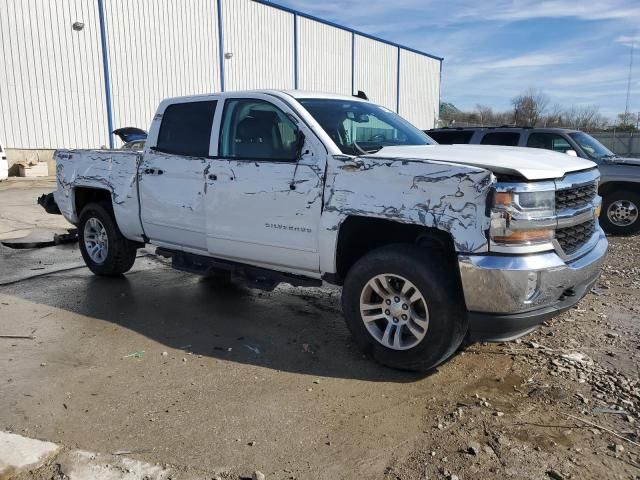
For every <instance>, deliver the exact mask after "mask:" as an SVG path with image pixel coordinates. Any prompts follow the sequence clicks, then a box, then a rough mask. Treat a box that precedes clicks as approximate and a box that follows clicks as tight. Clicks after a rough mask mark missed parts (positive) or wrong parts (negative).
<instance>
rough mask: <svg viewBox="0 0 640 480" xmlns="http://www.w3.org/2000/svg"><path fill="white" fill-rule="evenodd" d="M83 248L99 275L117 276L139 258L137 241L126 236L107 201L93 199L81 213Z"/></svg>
mask: <svg viewBox="0 0 640 480" xmlns="http://www.w3.org/2000/svg"><path fill="white" fill-rule="evenodd" d="M78 242H79V244H80V252H81V253H82V258H83V259H84V261H85V263H86V264H87V267H89V270H91V271H92V272H93V273H95V274H96V275H103V276H115V275H121V274H123V273H125V272H128V271H129V270H130V269H131V267H132V266H133V263H134V262H135V260H136V252H137V244H136V243H135V242H132V241H131V240H128V239H127V238H125V237H124V236H123V235H122V233H121V232H120V229H119V228H118V226H117V224H116V223H115V221H114V218H113V214H112V213H111V206H110V205H108V204H106V203H90V204H88V205H87V206H86V207H84V209H83V210H82V213H81V214H80V224H79V226H78Z"/></svg>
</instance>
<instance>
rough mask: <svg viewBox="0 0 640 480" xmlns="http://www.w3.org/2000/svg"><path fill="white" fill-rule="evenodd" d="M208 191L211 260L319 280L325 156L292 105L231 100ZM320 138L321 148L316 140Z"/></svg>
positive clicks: (269, 99) (252, 97) (248, 97)
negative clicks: (310, 275)
mask: <svg viewBox="0 0 640 480" xmlns="http://www.w3.org/2000/svg"><path fill="white" fill-rule="evenodd" d="M218 139H219V140H218V142H219V143H218V158H214V159H212V160H211V166H212V168H214V169H215V168H216V167H217V166H218V165H220V164H224V165H228V167H224V168H229V170H230V173H229V174H216V175H215V176H214V177H213V178H211V177H210V178H209V179H208V180H207V181H208V186H207V243H208V247H209V252H210V254H211V255H213V256H215V257H220V258H228V259H234V260H235V259H243V261H249V262H251V263H255V264H257V265H261V266H264V267H267V268H273V267H278V268H284V269H286V270H289V271H296V272H298V273H299V272H300V271H306V272H313V273H314V274H315V275H318V270H319V259H318V243H317V241H318V237H317V231H318V224H319V222H320V209H321V206H322V190H323V185H322V175H323V172H324V168H325V164H326V150H325V149H323V148H322V146H321V145H320V144H319V143H318V142H317V140H315V139H314V136H313V133H312V132H311V131H310V129H309V127H307V126H306V125H305V124H304V123H303V122H301V121H300V120H299V119H298V118H297V117H296V116H295V114H294V112H293V111H292V110H291V108H290V107H289V106H287V104H286V103H284V102H283V101H282V100H280V99H278V98H274V97H273V96H270V95H265V94H258V93H246V94H243V95H242V97H239V98H233V97H232V98H227V99H226V100H225V102H224V109H223V113H222V118H221V126H220V135H219V137H218ZM314 140H315V142H314Z"/></svg>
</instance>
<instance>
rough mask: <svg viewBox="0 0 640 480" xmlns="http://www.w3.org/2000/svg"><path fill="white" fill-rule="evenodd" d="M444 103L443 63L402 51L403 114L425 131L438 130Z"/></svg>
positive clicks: (401, 106) (401, 100)
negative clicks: (442, 96) (442, 91)
mask: <svg viewBox="0 0 640 480" xmlns="http://www.w3.org/2000/svg"><path fill="white" fill-rule="evenodd" d="M439 103H440V61H439V60H435V59H433V58H429V57H425V56H424V55H418V54H416V53H414V52H410V51H407V50H402V49H401V50H400V112H399V113H400V115H402V116H403V117H404V118H406V119H407V120H409V121H410V122H411V123H413V124H414V125H415V126H416V127H418V128H421V129H427V128H434V127H435V126H436V122H437V119H438V110H439Z"/></svg>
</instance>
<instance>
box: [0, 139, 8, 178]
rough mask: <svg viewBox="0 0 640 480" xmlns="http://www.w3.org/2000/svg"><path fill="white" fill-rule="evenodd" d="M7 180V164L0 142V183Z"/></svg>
mask: <svg viewBox="0 0 640 480" xmlns="http://www.w3.org/2000/svg"><path fill="white" fill-rule="evenodd" d="M7 178H9V162H8V161H7V155H6V154H5V153H4V150H3V149H2V143H1V142H0V181H2V180H6V179H7Z"/></svg>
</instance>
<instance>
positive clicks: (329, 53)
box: [298, 17, 352, 95]
mask: <svg viewBox="0 0 640 480" xmlns="http://www.w3.org/2000/svg"><path fill="white" fill-rule="evenodd" d="M298 55H299V57H298V62H299V63H298V64H299V77H298V78H299V85H298V88H300V89H301V90H315V91H320V92H331V93H341V94H344V95H351V93H352V92H351V32H348V31H346V30H341V29H339V28H335V27H332V26H330V25H326V24H323V23H320V22H316V21H314V20H310V19H308V18H303V17H299V18H298Z"/></svg>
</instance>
